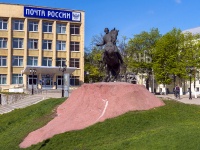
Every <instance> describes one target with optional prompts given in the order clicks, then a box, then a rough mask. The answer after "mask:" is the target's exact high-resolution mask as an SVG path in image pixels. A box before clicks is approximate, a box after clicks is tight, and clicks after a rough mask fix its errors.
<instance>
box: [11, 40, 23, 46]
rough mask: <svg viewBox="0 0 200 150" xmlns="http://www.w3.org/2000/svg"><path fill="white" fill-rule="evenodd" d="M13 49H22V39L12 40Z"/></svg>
mask: <svg viewBox="0 0 200 150" xmlns="http://www.w3.org/2000/svg"><path fill="white" fill-rule="evenodd" d="M13 48H23V39H22V38H13Z"/></svg>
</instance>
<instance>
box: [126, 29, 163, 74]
mask: <svg viewBox="0 0 200 150" xmlns="http://www.w3.org/2000/svg"><path fill="white" fill-rule="evenodd" d="M160 37H161V35H160V33H159V30H158V29H157V28H153V29H151V30H150V32H146V31H143V32H141V33H140V34H136V35H134V38H132V39H130V41H129V42H128V68H129V69H130V70H131V71H133V72H136V71H139V72H140V68H145V69H147V70H149V69H151V68H152V61H151V60H152V52H153V49H154V47H155V44H156V41H157V40H158V39H159V38H160ZM143 56H144V57H145V60H143V61H141V57H143ZM146 59H147V60H146ZM148 59H149V60H148Z"/></svg>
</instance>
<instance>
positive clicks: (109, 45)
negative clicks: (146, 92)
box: [96, 28, 123, 82]
mask: <svg viewBox="0 0 200 150" xmlns="http://www.w3.org/2000/svg"><path fill="white" fill-rule="evenodd" d="M104 32H105V35H104V37H103V42H102V43H101V44H96V45H97V46H103V45H105V46H104V52H103V56H102V61H103V63H104V64H105V67H106V77H105V78H104V79H103V81H104V82H109V81H111V82H114V81H116V80H117V79H118V78H119V73H120V65H121V64H123V60H122V57H121V54H120V53H119V51H118V48H117V46H116V40H117V36H118V32H119V30H116V29H115V28H114V29H112V30H111V31H110V32H109V29H108V28H105V29H104Z"/></svg>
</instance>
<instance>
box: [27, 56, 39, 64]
mask: <svg viewBox="0 0 200 150" xmlns="http://www.w3.org/2000/svg"><path fill="white" fill-rule="evenodd" d="M27 65H30V66H37V65H38V57H32V56H28V62H27Z"/></svg>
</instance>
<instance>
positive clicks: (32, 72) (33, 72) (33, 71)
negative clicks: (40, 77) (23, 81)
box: [30, 69, 37, 95]
mask: <svg viewBox="0 0 200 150" xmlns="http://www.w3.org/2000/svg"><path fill="white" fill-rule="evenodd" d="M36 71H37V70H36V69H30V74H32V92H31V94H32V95H33V94H34V90H33V78H34V74H36Z"/></svg>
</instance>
